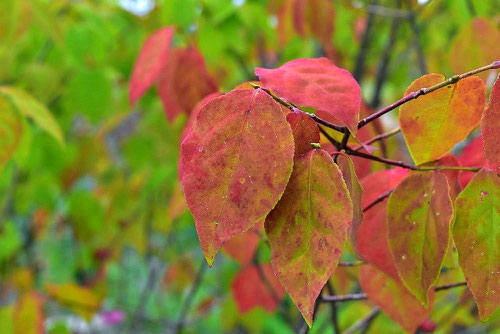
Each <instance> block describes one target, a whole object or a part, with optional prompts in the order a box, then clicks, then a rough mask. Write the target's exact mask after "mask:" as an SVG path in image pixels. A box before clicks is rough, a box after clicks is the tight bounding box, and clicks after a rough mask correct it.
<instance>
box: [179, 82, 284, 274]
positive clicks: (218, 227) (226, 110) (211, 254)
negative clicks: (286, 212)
mask: <svg viewBox="0 0 500 334" xmlns="http://www.w3.org/2000/svg"><path fill="white" fill-rule="evenodd" d="M293 147H294V143H293V136H292V130H291V129H290V126H289V125H288V122H287V121H286V119H285V116H284V115H283V113H282V112H281V108H280V107H279V105H278V104H277V103H276V102H275V101H274V100H273V99H272V98H271V97H270V96H269V95H268V94H267V93H265V92H264V91H262V90H260V89H255V90H237V91H232V92H229V93H227V94H225V95H223V96H220V97H217V98H214V99H212V100H210V101H209V102H207V103H206V104H205V105H203V106H202V107H201V109H200V111H199V113H198V115H197V117H196V119H195V121H194V123H193V126H192V129H191V131H190V132H189V134H188V135H187V136H186V138H184V141H183V142H182V145H181V156H180V163H179V164H180V172H179V174H180V177H181V181H182V186H183V188H184V194H185V195H186V200H187V203H188V206H189V208H190V210H191V212H192V213H193V216H194V220H195V222H196V229H197V231H198V237H199V239H200V244H201V247H202V249H203V252H204V254H205V257H206V259H207V262H208V264H209V265H212V263H213V261H214V259H215V255H216V254H217V252H218V250H219V248H220V247H221V246H222V244H224V242H226V241H227V240H229V239H231V238H232V237H233V236H235V235H237V234H239V233H242V232H244V231H246V230H248V229H249V228H250V227H252V226H253V225H255V224H256V223H258V222H259V221H263V220H264V218H265V217H266V216H267V214H268V213H269V211H271V209H272V208H273V207H274V206H275V205H276V203H277V202H278V200H279V198H280V197H281V195H282V194H283V191H284V190H285V187H286V184H287V183H288V179H289V177H290V174H291V171H292V167H293Z"/></svg>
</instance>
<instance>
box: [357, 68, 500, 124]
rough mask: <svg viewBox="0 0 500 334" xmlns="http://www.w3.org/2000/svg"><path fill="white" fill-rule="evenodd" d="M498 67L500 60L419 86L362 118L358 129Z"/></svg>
mask: <svg viewBox="0 0 500 334" xmlns="http://www.w3.org/2000/svg"><path fill="white" fill-rule="evenodd" d="M498 68H500V60H497V61H494V62H493V63H491V64H489V65H486V66H482V67H479V68H476V69H474V70H472V71H469V72H466V73H462V74H458V75H454V76H452V77H450V78H448V79H447V80H445V81H443V82H440V83H438V84H435V85H434V86H431V87H427V88H421V89H419V90H418V91H416V92H411V93H410V94H408V95H406V96H405V97H403V98H402V99H400V100H398V101H396V102H394V103H393V104H391V105H389V106H387V107H385V108H384V109H381V110H379V111H377V112H376V113H373V114H371V115H370V116H368V117H365V118H363V119H362V120H361V121H359V123H358V129H360V128H362V127H363V126H365V125H366V124H368V123H370V122H372V121H374V120H375V119H377V118H379V117H380V116H382V115H385V114H387V113H388V112H389V111H391V110H394V109H396V108H397V107H399V106H401V105H402V104H405V103H407V102H409V101H411V100H415V99H416V98H418V97H419V96H422V95H426V94H429V93H432V92H434V91H436V90H438V89H440V88H443V87H446V86H448V85H452V84H455V83H457V82H458V81H460V80H462V79H464V78H467V77H470V76H472V75H475V74H477V73H480V72H484V71H488V70H493V69H498Z"/></svg>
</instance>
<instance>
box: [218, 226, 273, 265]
mask: <svg viewBox="0 0 500 334" xmlns="http://www.w3.org/2000/svg"><path fill="white" fill-rule="evenodd" d="M263 226H264V224H262V222H260V223H258V224H257V225H255V228H256V229H257V230H253V229H250V230H248V231H246V232H243V233H241V234H238V235H237V236H235V237H233V238H232V239H230V240H228V241H227V242H226V243H225V244H224V246H222V250H223V251H224V252H225V253H226V254H228V255H229V256H230V257H231V258H232V259H234V260H236V261H238V262H239V264H241V266H242V267H245V266H247V265H248V264H249V263H250V262H251V261H252V259H253V256H254V255H255V251H256V250H257V246H258V245H259V239H260V236H259V231H261V230H263Z"/></svg>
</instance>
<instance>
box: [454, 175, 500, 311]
mask: <svg viewBox="0 0 500 334" xmlns="http://www.w3.org/2000/svg"><path fill="white" fill-rule="evenodd" d="M455 210H456V214H455V223H454V225H453V240H454V241H455V246H456V248H457V251H458V260H459V264H460V268H462V271H463V273H464V276H465V279H466V280H467V285H468V286H469V289H470V290H471V291H472V294H473V295H474V299H475V300H476V303H477V306H478V308H479V315H480V317H481V319H482V320H486V319H487V318H488V317H489V316H490V315H491V314H492V313H493V312H494V311H495V310H496V308H497V307H498V306H499V305H500V178H499V177H498V176H497V175H496V173H495V172H494V171H492V170H488V169H481V170H480V171H479V172H478V173H477V174H476V175H475V176H474V177H473V178H472V180H471V181H470V182H469V184H468V185H467V187H466V188H465V189H464V190H463V191H462V192H461V193H460V195H458V197H457V199H456V200H455Z"/></svg>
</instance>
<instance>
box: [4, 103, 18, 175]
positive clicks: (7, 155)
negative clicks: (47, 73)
mask: <svg viewBox="0 0 500 334" xmlns="http://www.w3.org/2000/svg"><path fill="white" fill-rule="evenodd" d="M22 132H23V122H22V119H21V116H19V114H18V113H17V112H16V110H15V109H14V106H13V105H12V104H11V103H10V102H9V101H8V100H7V99H6V98H5V97H3V96H2V95H0V169H1V168H2V167H3V166H4V165H5V164H6V163H7V161H9V160H10V159H11V158H12V155H13V154H14V152H15V151H16V148H17V146H18V145H19V142H20V141H21V136H22Z"/></svg>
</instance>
